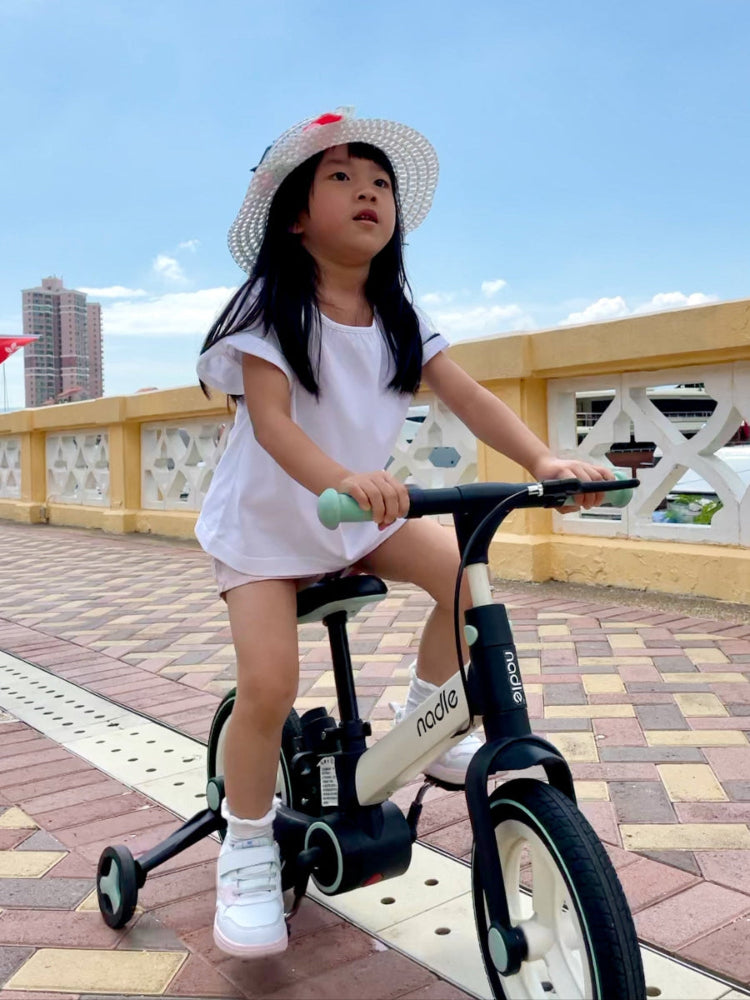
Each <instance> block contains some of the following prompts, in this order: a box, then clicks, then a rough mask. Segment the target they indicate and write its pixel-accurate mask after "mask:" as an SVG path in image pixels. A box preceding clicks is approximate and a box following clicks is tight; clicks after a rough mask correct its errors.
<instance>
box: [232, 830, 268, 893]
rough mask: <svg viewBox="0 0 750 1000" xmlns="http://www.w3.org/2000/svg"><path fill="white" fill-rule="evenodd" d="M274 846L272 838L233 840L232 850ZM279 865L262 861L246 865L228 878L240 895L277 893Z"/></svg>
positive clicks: (236, 869) (234, 871) (235, 870)
mask: <svg viewBox="0 0 750 1000" xmlns="http://www.w3.org/2000/svg"><path fill="white" fill-rule="evenodd" d="M272 844H273V840H272V839H271V838H270V837H255V838H253V839H251V840H232V841H231V843H230V847H231V849H232V850H237V849H241V848H243V847H268V846H271V845H272ZM279 874H280V873H279V865H278V862H277V861H275V860H274V861H262V862H259V863H258V864H255V865H245V866H243V867H242V868H235V869H234V870H233V871H232V872H231V873H229V874H228V875H227V878H228V879H229V881H230V882H231V883H233V885H234V886H235V887H236V890H237V892H238V893H242V894H250V893H253V894H255V893H258V894H260V893H269V894H270V893H275V892H276V891H277V888H278V883H279Z"/></svg>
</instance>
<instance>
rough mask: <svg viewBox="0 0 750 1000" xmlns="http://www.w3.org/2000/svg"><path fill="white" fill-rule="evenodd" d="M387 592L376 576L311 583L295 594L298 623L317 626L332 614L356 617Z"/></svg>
mask: <svg viewBox="0 0 750 1000" xmlns="http://www.w3.org/2000/svg"><path fill="white" fill-rule="evenodd" d="M387 593H388V588H387V587H386V585H385V584H384V583H383V581H382V580H381V579H380V578H379V577H377V576H367V575H364V574H362V575H359V574H357V575H355V576H343V577H339V578H338V579H334V580H321V581H320V582H319V583H313V584H311V585H310V586H309V587H305V589H304V590H300V591H299V593H298V594H297V621H298V622H319V621H323V619H324V618H327V617H328V615H331V614H333V613H334V612H335V611H347V612H348V613H349V614H350V615H353V614H356V612H357V611H359V609H360V608H362V607H364V605H365V604H372V603H373V602H374V601H382V600H383V598H384V597H385V595H386V594H387Z"/></svg>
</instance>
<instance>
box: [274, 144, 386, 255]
mask: <svg viewBox="0 0 750 1000" xmlns="http://www.w3.org/2000/svg"><path fill="white" fill-rule="evenodd" d="M395 227H396V204H395V200H394V195H393V188H392V185H391V181H390V178H389V176H388V174H387V172H386V171H385V170H384V169H383V168H382V167H379V166H378V165H377V163H373V162H372V160H361V159H359V158H357V157H353V156H350V155H349V147H348V146H332V147H331V148H330V149H327V150H326V151H325V153H324V154H323V158H322V159H321V161H320V163H319V164H318V166H317V169H316V171H315V177H314V179H313V183H312V187H311V188H310V197H309V201H308V206H307V211H305V212H302V213H301V214H300V217H299V219H298V220H297V223H296V224H295V226H294V227H293V228H292V232H295V233H299V234H300V235H301V237H302V245H303V246H304V247H305V249H306V250H307V251H308V253H310V254H311V255H312V256H313V257H315V258H316V259H317V258H324V259H328V260H335V261H336V262H338V263H342V264H349V265H352V264H354V265H357V264H362V265H364V264H369V263H370V261H371V260H372V259H373V257H375V256H376V255H377V254H379V253H380V251H381V250H382V249H383V247H385V246H386V244H387V243H388V242H389V241H390V239H391V237H392V236H393V232H394V229H395Z"/></svg>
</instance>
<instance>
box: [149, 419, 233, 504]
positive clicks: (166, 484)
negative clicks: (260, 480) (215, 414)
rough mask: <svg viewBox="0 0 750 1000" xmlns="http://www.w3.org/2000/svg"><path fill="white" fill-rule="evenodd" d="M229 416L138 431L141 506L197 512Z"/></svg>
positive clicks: (222, 445)
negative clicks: (139, 437)
mask: <svg viewBox="0 0 750 1000" xmlns="http://www.w3.org/2000/svg"><path fill="white" fill-rule="evenodd" d="M231 424H232V417H231V415H230V414H227V417H226V419H224V420H218V419H216V418H207V419H205V420H201V419H197V420H179V421H178V420H175V421H171V422H169V423H158V424H144V425H143V427H142V428H141V506H142V507H144V508H146V509H147V510H200V506H201V503H202V502H203V498H204V497H205V495H206V492H207V490H208V487H209V484H210V482H211V477H212V476H213V473H214V469H215V468H216V463H217V462H218V461H219V458H220V456H221V454H222V452H223V451H224V448H225V447H226V443H227V439H228V437H229V434H228V430H229V428H230V427H231Z"/></svg>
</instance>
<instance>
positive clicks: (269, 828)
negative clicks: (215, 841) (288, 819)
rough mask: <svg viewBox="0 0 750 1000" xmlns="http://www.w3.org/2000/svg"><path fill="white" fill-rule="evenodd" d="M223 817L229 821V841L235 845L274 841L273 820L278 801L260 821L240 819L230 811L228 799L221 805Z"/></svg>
mask: <svg viewBox="0 0 750 1000" xmlns="http://www.w3.org/2000/svg"><path fill="white" fill-rule="evenodd" d="M221 815H222V816H223V817H224V819H225V820H226V821H227V831H228V839H229V840H231V841H232V843H233V844H237V843H239V842H247V841H248V840H257V839H261V838H267V837H270V838H271V839H273V818H274V816H275V815H276V800H274V802H273V804H272V806H271V808H270V809H269V810H268V812H267V813H266V814H265V816H261V817H260V818H259V819H240V818H239V817H238V816H234V815H233V814H232V812H231V811H230V809H229V802H228V801H227V799H224V801H223V802H222V803H221Z"/></svg>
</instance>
